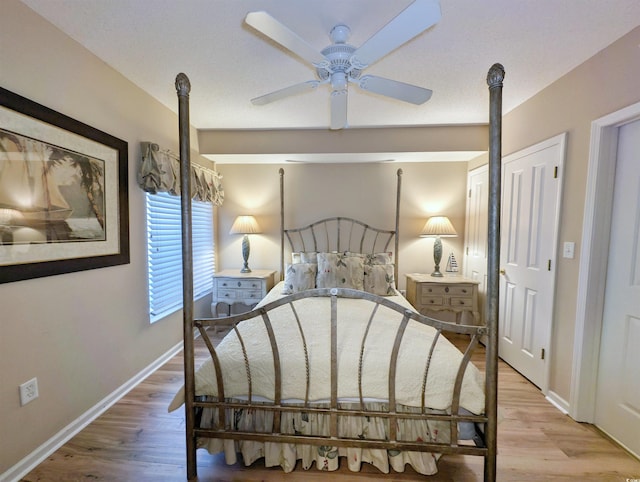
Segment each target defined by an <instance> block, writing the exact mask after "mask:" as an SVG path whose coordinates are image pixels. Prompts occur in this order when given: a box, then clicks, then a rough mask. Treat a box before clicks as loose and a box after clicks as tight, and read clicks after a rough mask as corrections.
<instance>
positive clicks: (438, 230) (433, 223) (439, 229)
mask: <svg viewBox="0 0 640 482" xmlns="http://www.w3.org/2000/svg"><path fill="white" fill-rule="evenodd" d="M457 235H458V233H456V230H455V229H454V227H453V224H451V221H449V218H448V217H446V216H432V217H430V218H429V219H427V222H426V223H425V225H424V228H422V231H421V232H420V237H421V238H435V241H434V243H433V261H434V263H435V265H436V266H435V269H434V271H433V273H431V276H436V277H441V276H442V273H441V272H440V260H441V259H442V241H441V240H440V238H441V237H446V238H453V237H455V236H457Z"/></svg>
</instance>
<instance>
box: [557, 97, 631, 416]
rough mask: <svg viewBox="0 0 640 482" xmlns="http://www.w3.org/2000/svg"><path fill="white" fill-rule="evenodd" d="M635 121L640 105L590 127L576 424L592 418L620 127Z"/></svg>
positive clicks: (574, 377) (573, 399)
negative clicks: (603, 275) (604, 276)
mask: <svg viewBox="0 0 640 482" xmlns="http://www.w3.org/2000/svg"><path fill="white" fill-rule="evenodd" d="M639 118H640V102H638V103H636V104H633V105H630V106H629V107H626V108H624V109H621V110H619V111H617V112H614V113H612V114H608V115H606V116H604V117H601V118H599V119H596V120H595V121H593V122H592V123H591V145H590V149H589V166H588V171H587V188H586V198H585V208H584V218H583V227H582V256H581V257H580V271H579V273H578V294H577V306H576V322H575V332H574V345H573V365H572V372H571V393H570V398H569V400H570V410H569V413H570V415H571V417H573V418H574V419H575V420H577V421H579V422H590V423H593V422H594V420H595V404H596V387H597V375H598V363H599V357H600V332H601V330H602V312H603V308H604V289H605V282H604V280H603V279H602V273H606V272H607V258H608V252H609V230H610V227H611V220H610V215H611V209H612V207H613V185H614V181H615V166H616V154H617V153H616V148H617V142H618V129H619V127H620V126H621V125H623V124H626V123H628V122H632V121H634V120H636V119H639Z"/></svg>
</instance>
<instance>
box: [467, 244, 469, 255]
mask: <svg viewBox="0 0 640 482" xmlns="http://www.w3.org/2000/svg"><path fill="white" fill-rule="evenodd" d="M467 256H469V246H467Z"/></svg>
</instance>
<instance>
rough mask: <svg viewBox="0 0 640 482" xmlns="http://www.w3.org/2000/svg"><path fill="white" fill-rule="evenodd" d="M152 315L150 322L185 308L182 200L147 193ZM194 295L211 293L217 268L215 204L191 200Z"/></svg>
mask: <svg viewBox="0 0 640 482" xmlns="http://www.w3.org/2000/svg"><path fill="white" fill-rule="evenodd" d="M146 197H147V252H148V258H149V259H148V266H149V315H150V318H151V322H152V323H153V322H154V321H157V320H159V319H160V318H163V317H165V316H167V315H169V314H170V313H173V312H174V311H176V310H179V309H181V308H182V231H181V230H182V226H181V217H182V216H181V212H180V197H179V196H172V195H170V194H167V193H158V194H149V193H147V194H146ZM191 206H192V208H191V209H192V213H191V220H192V221H191V222H192V238H193V239H192V241H193V295H194V298H195V299H198V298H200V297H202V296H204V295H206V294H208V293H210V292H211V287H212V285H211V277H212V275H213V272H214V268H215V258H214V254H213V204H211V203H204V202H198V201H192V203H191Z"/></svg>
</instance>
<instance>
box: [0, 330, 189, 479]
mask: <svg viewBox="0 0 640 482" xmlns="http://www.w3.org/2000/svg"><path fill="white" fill-rule="evenodd" d="M182 346H183V344H182V341H181V342H179V343H178V344H177V345H175V346H173V347H172V348H170V349H169V351H167V352H166V353H165V354H164V355H162V356H161V357H160V358H158V359H157V360H155V361H154V362H153V363H151V364H150V365H149V366H147V367H146V368H144V369H143V370H142V371H141V372H139V373H137V374H136V375H135V376H134V377H133V378H131V379H130V380H128V381H127V382H126V383H124V384H123V385H121V386H120V387H118V388H117V389H116V390H114V391H113V392H112V393H110V394H109V395H107V396H106V397H105V398H103V399H102V400H101V401H100V402H98V403H97V404H96V405H94V406H93V407H91V408H90V409H89V410H87V411H86V412H85V413H83V414H82V415H81V416H80V417H78V418H77V419H75V420H74V421H73V422H71V423H70V424H69V425H67V426H66V427H64V428H63V429H62V430H60V431H59V432H58V433H57V434H55V435H54V436H53V437H51V438H50V439H49V440H47V441H46V442H45V443H43V444H42V445H40V446H39V447H38V448H37V449H35V450H34V451H33V452H31V453H30V454H29V455H27V456H26V457H25V458H23V459H22V460H21V461H20V462H18V463H17V464H15V465H14V466H13V467H11V468H9V470H7V471H6V472H4V473H3V474H0V481H3V482H18V481H19V480H20V479H21V478H22V477H24V476H25V475H27V474H28V473H29V472H31V471H32V470H33V469H34V468H36V467H37V466H38V464H40V463H41V462H42V461H43V460H44V459H46V458H47V457H49V455H51V454H52V453H54V452H55V451H56V450H58V449H59V448H60V447H61V446H62V445H64V444H65V443H66V442H67V441H69V440H70V439H71V438H72V437H73V436H74V435H76V434H77V433H78V432H80V431H81V430H82V429H83V428H85V427H86V426H87V425H89V424H90V423H91V422H93V421H94V420H95V419H96V418H98V417H99V416H100V415H102V414H103V413H104V412H106V411H107V410H108V409H109V408H110V407H111V406H112V405H114V404H115V403H116V402H117V401H118V400H120V399H121V398H122V397H124V396H125V395H126V394H127V393H129V391H131V389H133V388H134V387H135V386H136V385H138V384H139V383H140V382H142V381H143V380H144V379H145V378H147V377H148V376H149V375H151V374H152V373H153V372H155V371H156V370H157V369H158V368H160V367H161V366H162V365H164V364H165V363H166V362H168V361H169V360H170V359H171V358H173V357H174V356H175V355H176V354H177V353H179V352H180V350H182Z"/></svg>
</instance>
